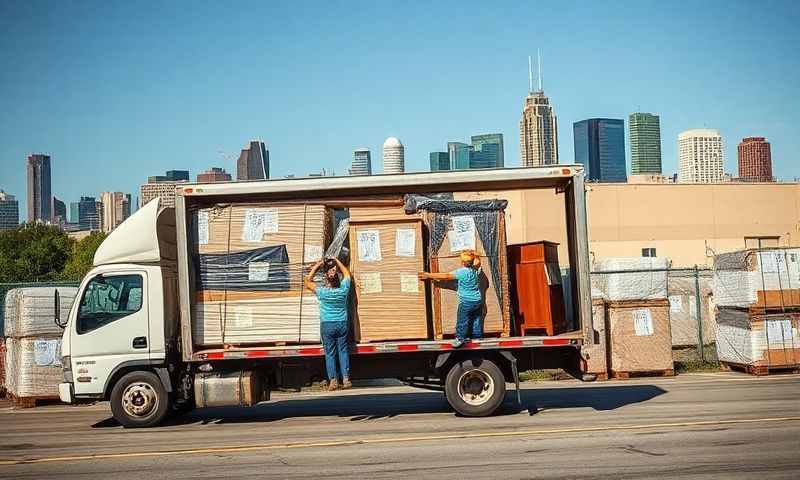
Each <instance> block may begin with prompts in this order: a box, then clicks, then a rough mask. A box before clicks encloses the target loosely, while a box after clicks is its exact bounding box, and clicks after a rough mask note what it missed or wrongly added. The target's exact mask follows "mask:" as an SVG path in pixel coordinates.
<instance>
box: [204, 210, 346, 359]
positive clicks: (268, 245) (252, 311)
mask: <svg viewBox="0 0 800 480" xmlns="http://www.w3.org/2000/svg"><path fill="white" fill-rule="evenodd" d="M331 215H332V214H331V210H330V209H329V208H327V207H326V206H325V205H321V204H286V205H284V204H275V203H265V204H258V203H247V204H221V205H216V206H214V207H210V208H205V209H200V210H197V211H195V212H193V214H192V218H193V222H192V223H193V226H192V243H193V246H194V252H193V260H194V262H193V267H194V278H195V279H196V281H195V299H194V300H195V301H194V305H193V317H194V319H195V321H194V322H193V323H192V327H193V331H192V335H193V340H194V343H195V344H196V345H198V346H203V347H210V346H223V345H255V344H285V343H317V342H319V340H320V337H319V303H318V302H317V299H316V297H315V296H314V294H313V293H311V292H308V291H307V290H305V288H304V287H303V276H304V275H305V274H307V273H308V271H309V269H310V267H311V265H313V264H314V263H315V262H316V261H318V260H319V259H320V258H322V256H323V252H324V251H325V247H326V246H327V244H328V242H329V241H330V237H331V231H332V220H331Z"/></svg>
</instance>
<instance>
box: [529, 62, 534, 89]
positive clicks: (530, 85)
mask: <svg viewBox="0 0 800 480" xmlns="http://www.w3.org/2000/svg"><path fill="white" fill-rule="evenodd" d="M528 92H533V68H532V67H531V56H530V55H528Z"/></svg>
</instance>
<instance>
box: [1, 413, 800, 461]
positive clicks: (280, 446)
mask: <svg viewBox="0 0 800 480" xmlns="http://www.w3.org/2000/svg"><path fill="white" fill-rule="evenodd" d="M774 422H800V417H769V418H741V419H729V420H707V421H698V422H673V423H653V424H640V425H610V426H609V425H606V426H597V427H584V428H559V429H549V430H548V429H545V430H517V431H511V432H484V433H467V432H464V433H450V434H443V435H421V436H413V437H389V438H367V439H358V440H329V441H320V442H308V443H273V444H255V445H239V446H221V447H206V448H194V449H183V450H165V451H151V452H127V453H99V454H89V455H75V456H62V457H41V458H29V459H19V460H12V459H8V460H0V466H3V465H25V464H37V463H58V462H77V461H91V460H113V459H130V458H148V457H166V456H172V455H202V454H218V453H242V452H254V451H265V450H288V449H296V448H321V447H346V446H351V445H376V444H383V443H413V442H427V441H435V440H459V439H476V438H495V437H523V436H537V435H554V434H564V433H591V432H609V431H621V430H648V429H658V428H682V427H698V426H718V425H736V424H750V423H774Z"/></svg>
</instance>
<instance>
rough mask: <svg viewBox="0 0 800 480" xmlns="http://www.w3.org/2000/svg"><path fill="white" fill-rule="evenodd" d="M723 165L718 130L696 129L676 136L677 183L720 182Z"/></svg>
mask: <svg viewBox="0 0 800 480" xmlns="http://www.w3.org/2000/svg"><path fill="white" fill-rule="evenodd" d="M723 165H724V155H723V151H722V136H721V135H720V134H719V131H718V130H713V129H709V128H697V129H693V130H686V131H685V132H681V133H680V134H679V135H678V182H680V183H714V182H721V181H722V178H723Z"/></svg>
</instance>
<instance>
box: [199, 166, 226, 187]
mask: <svg viewBox="0 0 800 480" xmlns="http://www.w3.org/2000/svg"><path fill="white" fill-rule="evenodd" d="M230 181H231V174H230V173H228V172H226V171H225V169H224V168H219V167H211V168H209V169H208V170H206V171H205V172H203V173H198V174H197V183H214V182H230Z"/></svg>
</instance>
